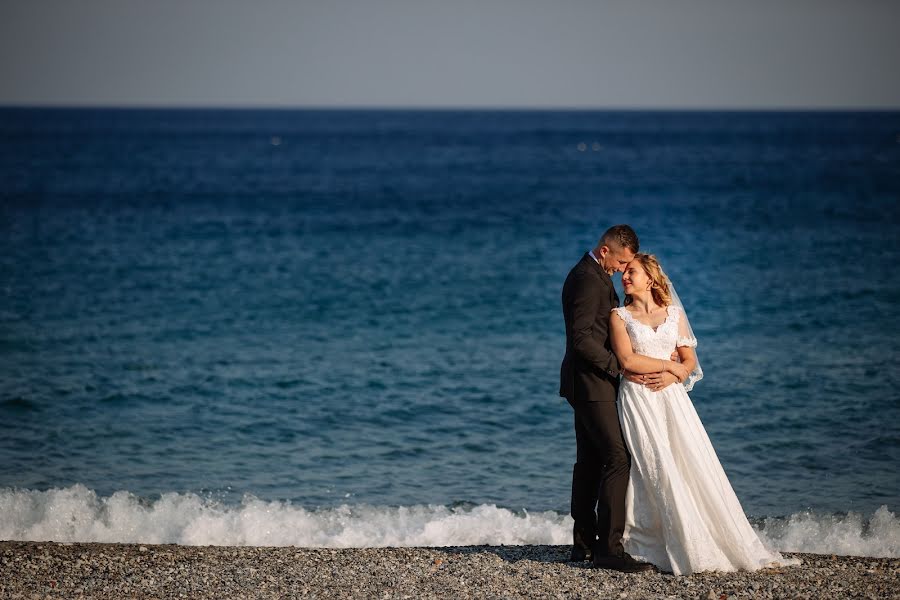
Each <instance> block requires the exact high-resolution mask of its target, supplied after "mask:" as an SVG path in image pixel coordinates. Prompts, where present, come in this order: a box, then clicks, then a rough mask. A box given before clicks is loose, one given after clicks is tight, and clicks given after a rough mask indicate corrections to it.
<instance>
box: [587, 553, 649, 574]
mask: <svg viewBox="0 0 900 600" xmlns="http://www.w3.org/2000/svg"><path fill="white" fill-rule="evenodd" d="M593 563H594V568H595V569H611V570H613V571H621V572H622V573H643V572H645V571H654V570H656V567H654V566H653V565H651V564H650V563H644V562H639V561H636V560H635V559H634V558H633V557H632V556H631V555H630V554H628V553H627V552H623V553H622V555H621V556H601V555H599V554H595V555H594V560H593Z"/></svg>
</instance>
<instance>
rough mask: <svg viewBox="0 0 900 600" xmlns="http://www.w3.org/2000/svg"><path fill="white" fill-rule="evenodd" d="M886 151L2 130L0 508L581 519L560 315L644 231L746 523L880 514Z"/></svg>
mask: <svg viewBox="0 0 900 600" xmlns="http://www.w3.org/2000/svg"><path fill="white" fill-rule="evenodd" d="M898 136H900V115H898V114H897V113H886V114H885V113H881V114H875V113H868V114H852V113H837V114H829V113H820V114H800V113H794V114H779V113H759V114H733V113H684V114H679V113H671V114H665V113H541V112H535V113H505V112H474V113H450V112H448V113H443V112H422V113H416V112H402V111H398V112H278V111H270V112H253V111H243V112H227V111H226V112H217V111H80V110H79V111H30V110H2V111H0V487H19V488H27V489H31V490H46V489H49V488H54V487H60V488H62V487H67V486H71V485H73V484H76V483H77V484H82V485H84V486H87V488H89V489H92V490H96V491H97V492H98V493H100V494H104V495H109V494H112V493H113V492H115V491H117V490H128V491H129V492H130V493H133V494H137V495H139V496H141V497H145V498H159V496H160V495H161V494H165V493H168V492H179V493H185V492H197V493H199V494H201V495H205V496H209V497H212V498H215V499H219V500H221V501H224V502H226V503H229V502H230V503H232V504H233V505H235V504H236V503H239V502H240V501H241V498H242V497H243V495H244V494H245V493H250V494H253V495H254V497H256V498H260V499H263V500H291V501H293V502H294V503H295V504H296V505H299V506H303V507H307V508H310V509H316V508H323V509H324V508H328V507H337V506H340V505H343V504H347V503H350V504H354V503H359V504H368V505H376V506H379V505H390V506H413V505H416V506H418V505H426V504H435V505H439V506H458V505H460V504H459V503H463V504H464V505H467V506H471V505H478V504H482V503H497V504H498V505H500V506H502V507H510V508H513V509H520V508H526V509H529V510H541V511H542V510H554V511H561V512H566V511H567V509H568V492H569V485H570V477H571V467H572V463H573V461H574V450H575V446H574V436H573V433H572V425H571V418H572V416H571V411H570V409H569V407H568V405H567V404H566V403H565V402H564V401H562V400H561V399H559V398H558V397H557V395H556V391H557V385H558V368H559V362H560V359H561V358H562V353H563V347H564V331H563V322H562V315H561V309H560V299H559V295H560V288H561V285H562V281H563V279H564V278H565V275H566V273H567V271H568V269H569V268H570V267H571V266H572V265H573V264H574V263H575V262H576V261H577V260H578V259H579V258H580V257H581V255H582V254H583V253H584V252H585V251H586V250H588V249H589V248H590V247H591V246H592V245H593V244H594V243H595V242H596V238H597V237H598V235H599V234H600V233H601V232H602V231H603V229H604V228H605V227H607V226H608V225H611V224H614V223H618V222H628V223H630V224H632V225H633V226H634V227H635V229H636V230H637V231H638V233H639V235H640V237H641V242H642V249H645V250H648V251H652V252H655V253H657V254H658V255H659V256H660V258H661V260H662V262H663V265H664V267H665V268H666V270H667V271H668V272H669V273H670V275H671V276H672V278H673V280H674V281H675V282H676V284H677V285H678V288H679V293H680V295H681V297H682V299H683V300H684V303H685V306H686V307H687V309H688V311H689V315H690V316H691V320H692V324H693V325H694V329H695V331H696V333H697V335H698V337H699V339H700V347H699V353H700V358H701V361H702V362H703V367H704V370H705V372H706V378H705V379H704V380H703V381H702V382H701V383H700V384H699V385H698V386H697V387H696V388H695V390H694V392H693V393H692V398H693V399H694V402H695V404H696V406H697V409H698V412H699V413H700V416H701V418H702V419H703V421H704V423H705V424H706V426H707V429H708V431H709V433H710V437H711V438H712V441H713V443H714V444H715V446H716V449H717V451H718V453H719V456H720V459H721V460H722V463H723V465H724V466H725V469H726V471H727V472H728V473H729V476H730V477H731V479H732V483H733V484H734V487H735V489H736V491H737V492H738V495H739V497H740V498H741V500H742V502H743V504H744V507H745V509H746V510H747V512H748V513H750V514H752V515H755V516H760V517H762V516H774V515H787V514H791V513H792V512H795V511H800V510H804V509H813V510H818V511H824V512H826V513H828V512H832V511H849V510H855V511H862V512H864V513H866V514H871V513H872V512H873V511H874V510H875V509H877V508H878V507H879V506H880V505H882V504H886V505H888V506H889V507H890V508H891V509H896V508H897V507H898V506H900V502H898V500H900V478H898V470H897V465H898V464H900V393H898V389H900V376H898V369H897V364H898V359H900V352H898V341H897V334H898V322H900V321H898V298H900V279H898V267H897V263H898V260H900V248H898V241H897V240H898V234H900V216H898V211H897V204H898V199H900V137H898ZM616 279H617V282H618V277H617V278H616Z"/></svg>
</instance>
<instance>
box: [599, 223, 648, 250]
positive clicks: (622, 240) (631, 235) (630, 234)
mask: <svg viewBox="0 0 900 600" xmlns="http://www.w3.org/2000/svg"><path fill="white" fill-rule="evenodd" d="M600 244H601V245H604V246H609V245H610V244H615V245H617V246H619V247H621V248H628V249H629V250H631V251H632V252H634V253H635V254H637V251H638V250H639V248H640V242H638V236H637V234H636V233H635V232H634V229H632V228H631V227H629V226H628V225H613V226H612V227H610V228H609V229H607V230H606V233H604V234H603V237H601V238H600Z"/></svg>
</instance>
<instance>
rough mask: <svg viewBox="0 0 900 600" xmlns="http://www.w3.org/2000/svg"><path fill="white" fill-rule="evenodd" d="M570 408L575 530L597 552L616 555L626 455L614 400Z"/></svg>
mask: <svg viewBox="0 0 900 600" xmlns="http://www.w3.org/2000/svg"><path fill="white" fill-rule="evenodd" d="M573 408H574V409H575V443H576V445H577V449H578V453H577V458H576V461H577V462H576V463H575V468H574V470H573V472H572V518H573V519H575V534H576V535H580V536H581V539H582V540H584V541H585V542H586V543H587V544H589V545H591V546H592V547H593V549H594V552H595V553H596V554H597V555H600V556H602V555H610V556H612V555H615V556H619V555H621V553H622V551H623V550H622V534H623V533H624V531H625V492H626V491H627V490H628V474H629V471H630V469H631V456H630V455H629V454H628V450H627V448H626V447H625V440H624V439H623V438H622V429H621V427H620V426H619V414H618V411H617V403H616V402H609V401H606V402H577V403H573ZM594 540H596V542H593V541H594Z"/></svg>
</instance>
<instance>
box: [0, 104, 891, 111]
mask: <svg viewBox="0 0 900 600" xmlns="http://www.w3.org/2000/svg"><path fill="white" fill-rule="evenodd" d="M29 109H32V110H34V109H37V110H182V111H190V110H221V111H265V110H271V111H298V112H299V111H309V112H376V111H377V112H680V113H691V112H697V113H699V112H720V113H729V112H734V113H776V112H780V113H790V112H808V113H854V112H870V113H891V112H900V105H897V106H881V105H872V106H866V105H863V106H793V105H789V106H775V105H772V106H738V105H736V106H615V105H611V106H586V105H572V106H566V105H546V106H517V105H508V106H501V105H480V104H471V105H388V104H384V105H381V104H358V105H350V104H348V105H325V104H193V103H192V104H137V103H135V104H130V103H127V104H107V103H31V104H18V103H15V104H14V103H9V104H7V103H3V102H0V110H29Z"/></svg>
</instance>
